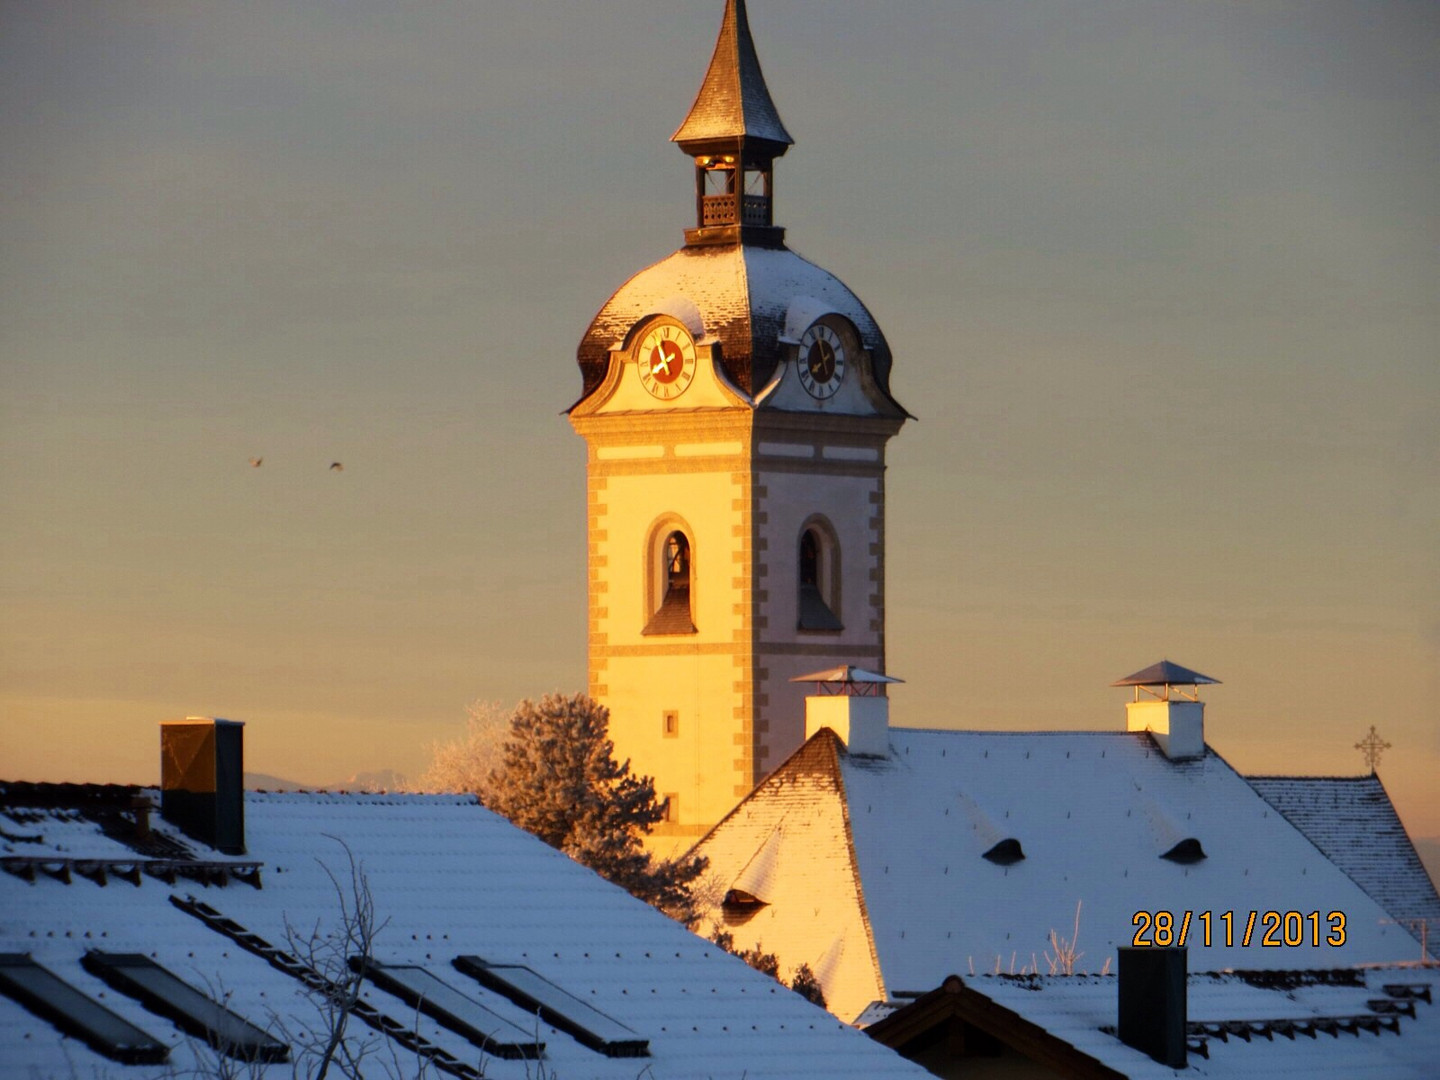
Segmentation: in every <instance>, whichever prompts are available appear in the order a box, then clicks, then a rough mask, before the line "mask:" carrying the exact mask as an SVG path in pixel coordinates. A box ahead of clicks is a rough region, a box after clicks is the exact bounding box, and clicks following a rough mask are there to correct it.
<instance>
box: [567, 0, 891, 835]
mask: <svg viewBox="0 0 1440 1080" xmlns="http://www.w3.org/2000/svg"><path fill="white" fill-rule="evenodd" d="M672 141H674V142H675V143H677V144H679V146H680V149H681V150H683V151H684V152H685V153H686V154H687V155H689V156H690V157H691V158H692V159H693V160H694V163H695V225H694V227H693V228H690V229H686V230H685V244H684V246H683V247H682V248H680V250H679V251H676V252H675V253H674V254H673V255H671V256H669V257H668V258H666V259H663V260H661V261H660V262H658V263H656V264H655V265H653V266H650V267H648V268H646V269H644V270H642V271H640V272H639V273H638V274H636V275H635V276H634V277H632V278H631V279H630V280H629V281H627V282H626V283H625V284H624V285H622V286H621V287H620V289H619V291H617V292H616V293H615V294H614V295H613V296H612V297H610V299H609V300H608V301H606V303H605V305H604V306H603V307H602V308H601V309H600V312H599V314H598V315H596V316H595V319H594V321H593V322H592V323H591V324H590V328H589V329H588V330H587V331H586V332H585V336H584V338H583V339H582V340H581V342H580V347H579V350H578V359H579V364H580V370H581V373H582V375H583V376H584V389H583V392H582V394H581V397H580V400H579V401H578V402H576V404H575V405H573V406H572V407H571V409H570V412H569V416H570V422H571V424H572V425H573V426H574V428H575V430H576V432H578V433H579V434H580V435H581V436H583V437H584V438H585V440H586V443H587V444H588V463H587V481H588V482H587V500H588V533H589V650H590V660H589V693H590V695H591V696H592V697H594V698H595V699H596V700H598V701H600V702H601V703H602V704H604V705H606V706H607V707H608V708H609V709H610V734H611V737H612V739H613V740H614V743H615V755H616V757H617V758H618V759H620V760H624V759H626V758H629V759H630V761H631V765H632V768H633V769H634V771H636V772H638V773H642V774H649V775H653V776H654V777H655V789H656V791H657V793H659V794H660V795H662V796H668V797H669V799H670V810H669V813H670V818H669V820H668V821H667V822H665V823H664V824H662V825H661V826H659V827H658V828H657V829H656V838H657V841H658V843H659V845H662V846H666V847H669V846H680V845H688V843H689V842H690V841H691V840H694V839H698V838H699V837H700V836H701V835H703V834H704V833H705V832H706V831H707V830H708V829H709V827H710V826H712V825H714V824H715V823H716V822H717V821H718V820H719V819H720V818H721V817H723V816H724V815H725V814H726V813H728V812H729V811H730V810H731V809H732V808H733V807H734V805H735V804H736V802H738V801H739V800H740V798H742V797H743V796H745V795H747V794H748V793H749V792H750V790H751V789H752V788H753V787H754V786H755V784H756V783H758V782H759V781H760V780H761V779H762V778H763V777H764V776H765V775H766V774H767V773H768V772H769V771H770V770H771V769H773V768H774V767H775V766H776V765H778V764H780V762H781V761H783V760H784V759H785V757H786V755H788V754H789V753H790V752H791V751H792V750H794V749H795V748H796V747H797V746H799V745H800V743H801V742H802V740H803V739H804V734H805V705H804V693H805V689H804V687H802V686H799V685H792V683H791V681H790V680H791V679H792V678H794V677H795V676H797V675H802V674H806V673H808V672H813V671H815V670H817V669H820V668H826V667H834V666H838V665H841V664H852V665H855V666H857V667H864V668H870V669H875V670H879V671H883V670H884V666H885V483H884V476H885V444H886V442H887V441H888V440H889V438H890V437H891V436H892V435H894V434H895V433H896V432H897V431H899V430H900V426H901V424H903V423H904V421H905V419H906V417H907V413H906V412H905V410H904V409H903V408H901V406H900V405H899V403H898V402H896V400H895V399H894V398H893V397H892V396H891V394H890V388H889V376H890V364H891V359H890V349H889V347H888V346H887V345H886V343H885V338H884V335H883V334H881V332H880V328H879V326H877V325H876V323H875V320H874V319H873V318H872V317H871V315H870V312H869V311H867V310H866V308H865V305H864V304H862V303H861V302H860V300H859V299H858V298H857V297H856V296H855V294H854V293H852V292H851V291H850V290H849V289H848V288H846V287H845V285H844V284H843V283H842V282H841V281H840V280H839V279H838V278H836V277H835V276H834V275H832V274H830V273H828V272H827V271H825V270H822V269H821V268H820V267H818V266H816V265H815V264H813V263H811V262H808V261H807V260H805V259H803V258H801V257H800V256H799V255H797V254H795V253H794V252H793V251H791V250H790V249H789V248H787V247H786V246H785V230H784V229H782V228H780V227H779V226H778V225H776V223H775V209H776V202H775V163H776V159H777V158H779V157H780V156H781V155H783V154H784V153H785V151H786V150H787V149H788V148H789V147H790V146H791V144H792V140H791V138H790V135H789V133H788V132H787V131H786V130H785V125H784V124H783V123H782V122H781V120H780V114H779V112H778V111H777V110H776V108H775V104H774V102H773V101H772V100H771V98H770V92H769V90H768V89H767V87H766V85H765V79H764V76H763V75H762V74H761V71H760V63H759V60H758V59H757V57H756V53H755V43H754V41H753V39H752V38H751V36H750V26H749V22H748V20H747V18H746V12H745V0H726V4H725V14H724V19H723V22H722V24H721V27H720V37H719V40H718V41H717V42H716V44H715V52H714V55H713V56H712V58H711V60H710V67H709V70H708V71H707V72H706V74H705V79H704V81H703V83H702V84H701V87H700V92H699V94H698V95H697V96H696V99H695V103H694V105H693V106H692V107H691V109H690V113H689V115H688V116H687V117H686V118H685V121H684V123H682V124H681V125H680V128H679V130H678V131H676V132H675V134H674V136H673V137H672Z"/></svg>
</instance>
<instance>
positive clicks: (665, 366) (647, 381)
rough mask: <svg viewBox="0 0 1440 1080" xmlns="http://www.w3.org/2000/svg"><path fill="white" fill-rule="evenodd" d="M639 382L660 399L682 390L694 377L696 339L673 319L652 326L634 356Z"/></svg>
mask: <svg viewBox="0 0 1440 1080" xmlns="http://www.w3.org/2000/svg"><path fill="white" fill-rule="evenodd" d="M636 364H637V366H638V367H639V369H640V383H641V385H643V386H644V387H645V389H646V390H648V391H650V393H651V394H653V395H654V396H655V397H657V398H659V399H660V400H661V401H669V400H670V399H672V398H677V397H679V396H680V395H681V394H683V393H684V392H685V390H686V388H687V387H688V386H689V385H690V381H691V380H692V379H694V378H695V342H694V341H693V340H691V338H690V335H689V334H687V333H686V332H685V331H684V330H683V329H681V328H680V327H678V326H676V325H675V324H674V323H659V324H657V325H656V326H653V327H651V328H650V329H649V330H648V331H647V332H646V334H645V337H644V339H643V340H642V341H641V342H640V352H639V354H638V355H637V357H636Z"/></svg>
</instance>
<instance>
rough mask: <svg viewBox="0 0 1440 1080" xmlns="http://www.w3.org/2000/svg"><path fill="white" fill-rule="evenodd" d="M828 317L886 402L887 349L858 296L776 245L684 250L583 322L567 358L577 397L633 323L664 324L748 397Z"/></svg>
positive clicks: (594, 382) (600, 377)
mask: <svg viewBox="0 0 1440 1080" xmlns="http://www.w3.org/2000/svg"><path fill="white" fill-rule="evenodd" d="M828 314H835V315H841V316H843V317H844V318H846V319H848V320H849V321H850V322H851V324H853V325H854V327H855V330H856V332H857V333H858V334H859V337H860V342H861V344H862V345H863V346H864V348H865V349H866V350H867V351H868V352H869V353H870V355H871V358H872V362H873V365H874V372H875V379H876V382H877V383H878V384H879V386H880V388H881V389H882V390H883V391H884V392H885V394H886V395H887V396H889V394H890V364H891V358H890V346H889V345H888V344H887V343H886V341H885V335H884V334H883V333H881V331H880V327H879V325H878V324H877V323H876V322H875V319H874V317H873V316H872V315H871V314H870V312H869V310H868V309H867V308H866V307H865V305H864V304H863V303H861V302H860V299H859V297H857V296H856V295H855V294H854V293H853V292H851V291H850V289H849V288H848V287H846V285H845V283H844V282H842V281H841V280H840V279H839V278H837V277H836V276H835V275H834V274H831V273H830V272H829V271H827V270H823V269H821V268H820V267H818V266H816V265H815V264H814V263H812V262H810V261H809V260H807V259H804V258H802V257H801V256H799V255H797V254H795V253H794V252H793V251H791V250H789V249H788V248H785V247H783V246H781V247H757V246H750V245H745V244H723V245H706V246H686V247H684V248H681V249H680V250H679V251H677V252H675V253H674V254H673V255H671V256H670V257H669V258H666V259H662V260H661V261H660V262H658V263H655V264H654V265H653V266H650V267H647V268H646V269H644V270H642V271H640V272H639V273H638V274H636V275H635V276H634V277H632V278H631V279H630V280H629V281H627V282H626V283H625V284H624V285H622V286H621V287H620V288H619V290H617V291H616V293H615V294H614V295H613V296H611V297H610V299H609V300H607V301H606V302H605V305H604V306H603V307H602V308H601V309H600V312H599V314H597V315H596V316H595V318H594V320H593V321H592V322H591V323H590V328H589V329H588V330H587V331H586V332H585V336H584V337H583V338H582V339H581V341H580V347H579V349H578V350H577V360H578V361H579V364H580V370H581V372H582V374H583V375H584V378H585V387H584V392H583V393H582V395H581V396H582V397H586V396H588V395H589V394H590V393H591V392H592V391H594V390H595V389H596V388H597V387H598V386H599V385H600V384H601V382H603V381H604V379H605V373H606V372H607V371H608V370H609V365H610V356H609V351H610V349H611V348H612V347H615V346H619V345H623V344H624V343H625V341H626V339H627V337H628V335H629V334H630V333H631V331H632V330H633V329H634V328H635V327H636V326H637V324H639V323H641V322H642V321H643V320H644V319H646V318H647V317H649V316H652V315H670V316H673V317H675V318H678V319H680V321H681V322H683V323H686V324H687V325H689V326H690V329H691V332H692V333H694V334H695V336H696V338H697V339H701V338H705V337H711V338H716V339H718V340H719V342H720V346H721V349H720V352H721V360H722V363H723V364H724V367H725V374H726V375H727V376H728V378H729V379H730V382H731V383H732V384H733V385H734V386H736V387H737V388H739V389H740V390H743V391H744V392H745V393H746V394H748V395H750V396H752V397H753V396H754V395H755V394H756V393H757V392H759V391H760V390H762V389H763V388H764V387H765V385H766V384H767V383H768V382H769V381H770V379H771V377H772V376H773V375H774V374H775V370H776V368H777V366H778V365H779V363H780V359H781V354H782V350H783V347H784V344H785V343H786V342H792V343H793V342H795V341H798V340H799V338H800V335H801V334H803V333H804V332H805V329H806V328H807V327H808V326H809V325H810V323H811V322H813V321H814V320H815V319H817V318H819V317H820V316H822V315H828ZM697 324H698V325H697ZM898 407H899V406H898V405H897V408H898Z"/></svg>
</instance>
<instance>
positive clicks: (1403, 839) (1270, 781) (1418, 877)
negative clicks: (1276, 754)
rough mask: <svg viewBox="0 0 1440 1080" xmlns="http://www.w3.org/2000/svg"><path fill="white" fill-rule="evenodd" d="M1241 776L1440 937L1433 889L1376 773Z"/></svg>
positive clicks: (1439, 908) (1403, 915) (1366, 884)
mask: <svg viewBox="0 0 1440 1080" xmlns="http://www.w3.org/2000/svg"><path fill="white" fill-rule="evenodd" d="M1246 779H1247V780H1249V781H1250V786H1251V787H1253V788H1254V789H1255V790H1256V791H1258V792H1259V793H1260V796H1261V798H1263V799H1264V800H1265V801H1266V802H1268V803H1269V804H1270V805H1271V806H1273V807H1275V809H1277V810H1279V811H1280V813H1282V814H1284V815H1285V818H1286V820H1288V821H1289V822H1290V824H1292V825H1294V826H1295V827H1296V828H1297V829H1299V830H1300V831H1301V832H1302V833H1304V834H1305V835H1306V836H1307V837H1308V838H1309V839H1310V841H1311V843H1313V844H1314V845H1315V846H1316V847H1318V848H1319V849H1320V850H1321V851H1323V852H1324V853H1325V854H1326V856H1327V857H1329V858H1330V859H1331V861H1333V862H1334V863H1335V865H1337V866H1338V867H1340V869H1342V870H1344V871H1345V873H1347V874H1349V875H1350V877H1351V878H1352V879H1354V881H1355V883H1356V884H1358V885H1359V886H1360V887H1361V888H1362V889H1364V890H1365V891H1366V892H1367V893H1369V894H1370V895H1371V896H1373V897H1374V898H1375V899H1376V900H1377V901H1379V902H1380V904H1381V906H1383V907H1384V908H1385V910H1386V911H1388V912H1390V913H1391V914H1392V915H1394V916H1395V918H1397V919H1401V920H1417V921H1418V920H1421V919H1424V920H1426V922H1428V924H1429V926H1430V928H1431V929H1430V932H1431V934H1432V935H1436V937H1437V939H1440V895H1437V894H1436V891H1435V884H1434V882H1432V881H1431V880H1430V875H1429V874H1427V873H1426V872H1425V867H1424V865H1423V864H1422V863H1421V862H1420V856H1419V855H1418V854H1417V853H1416V851H1415V845H1414V844H1413V843H1411V841H1410V835H1409V833H1407V832H1406V831H1405V826H1404V824H1403V823H1402V822H1401V821H1400V815H1399V814H1397V813H1396V812H1395V806H1394V804H1392V803H1391V802H1390V796H1389V794H1388V793H1387V792H1386V791H1385V785H1384V784H1382V783H1381V782H1380V778H1379V777H1378V776H1376V775H1374V774H1373V773H1372V774H1370V775H1369V776H1250V777H1246Z"/></svg>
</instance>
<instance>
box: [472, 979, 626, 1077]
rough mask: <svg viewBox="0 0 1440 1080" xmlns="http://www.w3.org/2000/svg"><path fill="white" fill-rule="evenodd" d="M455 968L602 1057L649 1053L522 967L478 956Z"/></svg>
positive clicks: (611, 1023) (597, 1014) (576, 1000)
mask: <svg viewBox="0 0 1440 1080" xmlns="http://www.w3.org/2000/svg"><path fill="white" fill-rule="evenodd" d="M455 967H456V968H457V969H458V970H460V971H463V972H464V973H465V974H466V975H469V976H470V977H471V978H473V979H475V980H476V981H477V982H479V983H480V985H482V986H484V987H486V988H487V989H490V990H494V991H495V992H496V993H497V994H503V995H504V996H505V997H507V998H509V999H510V1000H511V1001H513V1002H514V1003H515V1004H516V1005H518V1006H520V1008H522V1009H525V1010H526V1011H527V1012H532V1013H534V1012H538V1013H539V1014H540V1018H541V1019H542V1020H544V1021H545V1022H546V1023H547V1024H551V1025H553V1026H554V1027H557V1028H559V1029H560V1030H561V1031H563V1032H565V1033H566V1034H567V1035H572V1036H574V1038H575V1039H576V1041H577V1042H579V1043H580V1044H581V1045H582V1046H588V1047H589V1048H590V1049H591V1050H596V1051H598V1052H600V1053H602V1054H604V1055H605V1056H606V1057H646V1056H648V1055H649V1053H650V1041H649V1040H648V1039H642V1038H640V1036H639V1035H637V1034H636V1033H635V1032H634V1031H632V1030H631V1029H630V1028H628V1027H626V1026H625V1025H624V1024H622V1023H620V1021H618V1020H615V1019H612V1018H611V1017H609V1016H606V1015H605V1014H604V1013H602V1012H601V1011H600V1010H599V1009H596V1008H594V1007H593V1006H591V1005H587V1004H586V1003H585V1002H583V1001H581V1000H580V999H579V998H577V997H576V996H575V995H574V994H571V993H569V992H568V991H565V990H562V989H560V987H558V986H556V985H555V984H554V983H552V982H551V981H550V980H549V979H546V978H544V977H543V976H540V975H537V974H536V973H535V972H533V971H531V970H530V969H529V968H528V967H526V966H524V965H523V964H492V963H490V962H489V961H487V960H485V959H484V958H483V957H479V956H457V957H456V958H455Z"/></svg>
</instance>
